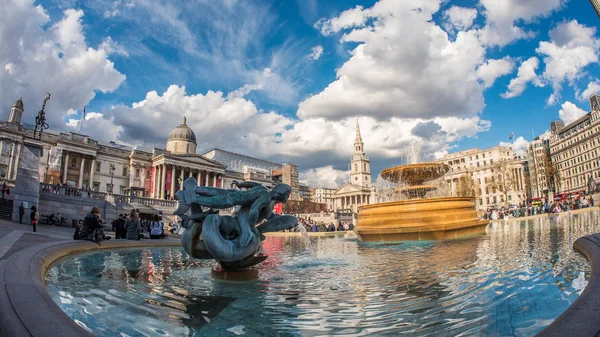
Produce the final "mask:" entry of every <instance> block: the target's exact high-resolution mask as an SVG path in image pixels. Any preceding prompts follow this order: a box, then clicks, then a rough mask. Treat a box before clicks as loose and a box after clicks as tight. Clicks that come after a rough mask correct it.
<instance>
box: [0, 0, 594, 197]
mask: <svg viewBox="0 0 600 337" xmlns="http://www.w3.org/2000/svg"><path fill="white" fill-rule="evenodd" d="M6 9H7V10H6V11H4V13H3V14H0V16H3V17H0V18H2V20H0V22H1V23H0V28H1V29H0V31H4V32H5V33H4V34H0V66H1V67H0V71H4V73H3V74H2V76H0V103H1V104H2V106H4V107H5V108H4V109H3V118H7V116H8V112H9V107H10V105H11V104H12V102H14V100H15V99H16V98H18V97H19V96H23V98H24V101H25V106H26V114H25V117H24V119H25V121H27V119H28V118H29V119H31V120H33V117H34V114H35V111H37V109H39V107H38V106H39V104H40V103H41V99H42V97H43V93H44V92H46V91H49V92H51V93H52V95H53V96H52V100H51V102H49V104H48V111H49V115H50V119H51V125H52V127H53V128H55V129H60V130H64V131H77V130H81V132H82V133H88V134H91V135H92V136H93V137H95V138H97V139H103V140H116V141H118V142H122V143H126V144H131V145H138V146H143V147H146V148H151V147H152V146H157V147H163V146H164V142H165V140H166V137H167V135H168V133H169V131H170V130H171V129H172V128H173V127H175V126H176V125H178V124H179V122H180V120H181V118H182V117H183V116H184V115H186V117H187V118H188V121H189V125H190V126H191V127H192V128H193V129H194V130H195V132H196V134H197V137H198V141H199V144H198V149H199V151H202V150H209V149H211V148H214V147H222V148H226V149H229V150H232V151H239V152H243V153H247V154H249V155H255V156H259V157H262V158H265V159H270V160H275V161H281V162H287V161H291V162H294V163H296V164H298V165H299V166H300V167H301V170H302V172H303V177H305V178H306V179H307V180H311V181H313V182H316V184H319V185H323V186H333V185H339V184H340V183H343V181H344V179H347V178H346V176H347V172H346V170H347V162H348V159H349V156H350V154H351V152H352V149H353V147H352V142H353V140H354V123H355V117H356V116H358V117H359V120H360V123H361V128H362V130H363V138H364V141H365V150H366V151H367V153H368V154H369V155H370V157H371V159H372V166H373V170H374V173H377V172H378V171H379V170H381V169H382V168H384V167H386V166H390V165H395V164H400V163H402V162H405V158H406V152H407V148H408V147H409V145H410V146H418V147H420V149H421V153H422V160H428V159H433V158H435V157H436V156H440V155H443V154H444V153H447V152H454V151H458V150H464V149H468V148H473V147H479V148H486V147H492V146H495V145H497V144H498V143H499V142H506V141H508V136H509V135H510V134H511V133H513V132H514V134H515V138H516V139H517V141H516V142H515V145H514V147H515V149H522V148H523V147H524V146H525V145H526V144H527V141H529V140H531V139H532V130H533V132H534V134H535V135H536V136H537V135H539V134H541V133H542V132H544V131H545V130H547V129H548V127H549V123H550V121H551V120H553V119H559V118H562V119H563V120H565V121H566V122H569V121H571V120H573V119H575V118H577V117H578V116H580V115H581V114H583V113H585V112H586V111H587V110H588V109H589V104H588V102H587V97H586V95H588V96H589V94H591V93H594V92H596V91H597V90H598V89H600V83H598V70H599V68H598V53H599V50H600V40H599V35H598V32H597V31H596V27H597V23H598V22H599V21H598V20H600V19H599V18H598V16H597V15H596V13H595V12H594V11H593V9H592V7H591V5H590V4H589V2H588V1H575V0H571V1H565V0H530V1H526V2H523V1H519V0H478V1H473V0H457V1H441V0H402V1H400V0H381V1H319V0H304V1H301V0H298V1H292V0H290V1H266V0H265V1H242V0H222V1H219V0H212V1H204V0H194V1H185V2H181V1H167V0H165V1H158V0H139V1H135V0H90V1H87V0H86V1H78V0H44V1H30V0H8V4H7V5H6ZM21 18H23V19H21ZM551 95H553V96H552V98H551ZM84 105H87V111H88V115H87V116H86V119H85V121H84V122H80V119H81V117H82V114H81V109H82V107H83V106H84ZM521 137H522V138H521ZM411 144H412V145H411ZM374 175H376V174H374Z"/></svg>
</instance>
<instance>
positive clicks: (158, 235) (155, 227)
mask: <svg viewBox="0 0 600 337" xmlns="http://www.w3.org/2000/svg"><path fill="white" fill-rule="evenodd" d="M164 233H165V230H164V225H163V224H162V222H160V221H159V218H158V214H154V218H153V220H152V223H151V224H150V239H162V238H163V237H164Z"/></svg>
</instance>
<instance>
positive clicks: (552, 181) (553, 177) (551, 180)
mask: <svg viewBox="0 0 600 337" xmlns="http://www.w3.org/2000/svg"><path fill="white" fill-rule="evenodd" d="M543 160H544V161H543V162H542V168H543V170H544V171H543V172H542V173H543V174H544V178H545V179H546V183H547V184H548V190H550V191H552V192H556V182H557V181H558V169H557V167H556V164H555V163H553V162H552V160H550V157H548V156H544V159H543Z"/></svg>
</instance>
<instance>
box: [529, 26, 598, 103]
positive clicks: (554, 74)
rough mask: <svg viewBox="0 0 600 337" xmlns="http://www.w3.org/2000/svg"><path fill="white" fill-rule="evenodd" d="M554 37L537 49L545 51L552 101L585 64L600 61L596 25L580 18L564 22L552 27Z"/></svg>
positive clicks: (546, 74) (541, 51)
mask: <svg viewBox="0 0 600 337" xmlns="http://www.w3.org/2000/svg"><path fill="white" fill-rule="evenodd" d="M549 34H550V41H542V42H540V45H539V47H538V48H537V49H536V52H537V53H539V54H541V55H544V63H545V66H546V68H545V70H544V73H543V74H542V76H543V77H544V79H545V80H546V81H548V82H549V83H551V84H552V88H553V89H554V92H553V94H552V95H553V96H552V97H551V99H549V103H552V104H554V103H556V101H557V100H558V99H559V98H560V91H561V88H562V83H563V82H564V81H565V80H568V81H571V82H572V81H573V80H574V79H575V78H577V77H578V76H579V75H580V73H581V71H582V70H583V68H585V67H586V66H587V65H589V64H591V63H595V62H598V52H599V50H600V39H598V38H596V36H595V35H596V28H594V27H586V26H584V25H582V24H579V23H578V22H577V20H572V21H569V22H561V23H559V24H558V25H557V26H556V27H555V28H553V29H552V30H550V33H549Z"/></svg>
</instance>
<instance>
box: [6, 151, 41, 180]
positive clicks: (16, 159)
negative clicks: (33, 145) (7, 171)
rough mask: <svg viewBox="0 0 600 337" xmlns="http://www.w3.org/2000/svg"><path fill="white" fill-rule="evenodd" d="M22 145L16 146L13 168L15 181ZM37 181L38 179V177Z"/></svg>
mask: <svg viewBox="0 0 600 337" xmlns="http://www.w3.org/2000/svg"><path fill="white" fill-rule="evenodd" d="M22 146H23V145H22V144H21V143H19V144H17V156H16V158H15V165H14V166H13V177H12V179H13V180H16V179H17V171H18V170H19V157H20V156H21V147H22ZM38 179H39V177H38Z"/></svg>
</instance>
